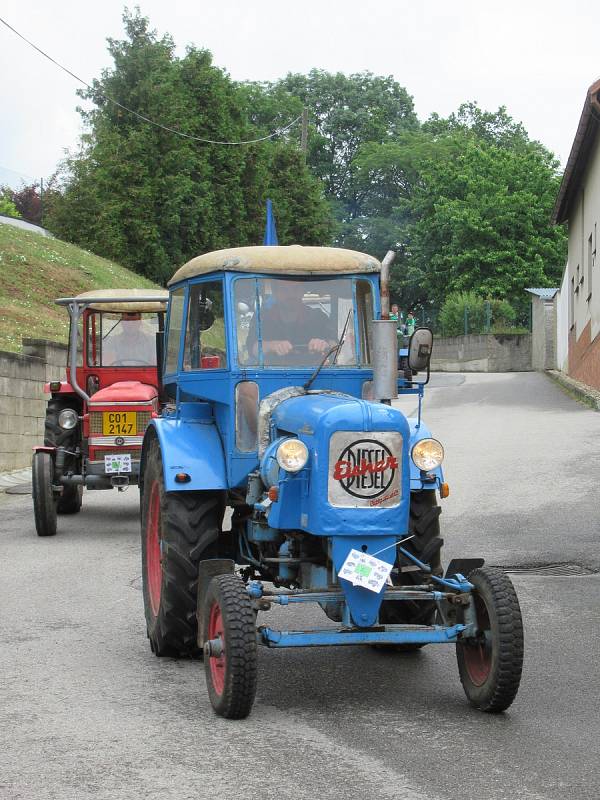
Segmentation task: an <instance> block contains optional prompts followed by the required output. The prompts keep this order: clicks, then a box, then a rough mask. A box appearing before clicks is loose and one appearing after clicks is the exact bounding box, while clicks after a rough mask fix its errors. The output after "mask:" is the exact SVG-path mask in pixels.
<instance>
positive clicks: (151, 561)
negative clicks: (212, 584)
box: [140, 439, 224, 658]
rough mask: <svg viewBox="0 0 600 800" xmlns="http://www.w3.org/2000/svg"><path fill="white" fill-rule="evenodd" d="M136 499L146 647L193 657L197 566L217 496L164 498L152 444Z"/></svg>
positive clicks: (213, 533)
mask: <svg viewBox="0 0 600 800" xmlns="http://www.w3.org/2000/svg"><path fill="white" fill-rule="evenodd" d="M141 489H142V492H141V496H140V503H141V521H142V525H141V528H142V530H141V534H142V585H143V594H144V610H145V612H146V628H147V632H148V638H149V639H150V647H151V648H152V652H153V653H155V655H157V656H170V657H173V658H177V657H182V656H183V657H186V656H187V657H192V658H195V657H198V656H199V655H200V654H201V651H200V648H199V647H198V642H197V636H198V625H197V620H196V598H197V592H198V563H199V561H200V560H201V559H202V558H206V557H207V555H206V553H207V551H208V550H209V548H211V547H213V548H214V547H215V546H216V542H217V540H218V538H219V536H220V534H221V523H222V520H223V513H224V494H223V492H200V491H198V492H196V491H188V492H186V491H181V492H166V491H165V486H164V480H163V466H162V459H161V455H160V447H159V443H158V440H157V439H155V440H154V441H152V442H151V444H150V446H149V448H148V453H147V457H146V463H145V469H144V475H143V481H142V486H141Z"/></svg>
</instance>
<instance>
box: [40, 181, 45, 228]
mask: <svg viewBox="0 0 600 800" xmlns="http://www.w3.org/2000/svg"><path fill="white" fill-rule="evenodd" d="M40 227H42V228H43V227H44V179H43V178H40Z"/></svg>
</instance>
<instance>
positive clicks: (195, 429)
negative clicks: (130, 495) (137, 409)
mask: <svg viewBox="0 0 600 800" xmlns="http://www.w3.org/2000/svg"><path fill="white" fill-rule="evenodd" d="M152 436H157V437H158V441H159V444H160V452H161V456H162V463H163V477H164V481H165V491H167V492H189V491H193V490H198V489H203V490H206V489H209V490H210V489H227V488H228V484H227V474H226V471H225V456H224V454H223V445H222V443H221V437H220V436H219V432H218V430H217V426H216V425H215V422H214V420H213V419H210V420H206V419H194V418H189V417H184V418H182V417H181V416H180V417H176V416H169V417H158V418H156V419H152V420H150V423H149V424H148V427H147V428H146V434H145V436H144V444H143V447H142V464H144V463H145V459H146V451H147V448H148V445H149V441H150V439H151V437H152ZM178 472H185V473H187V474H188V475H189V476H190V478H191V480H190V481H188V482H187V483H176V482H175V475H176V474H177V473H178Z"/></svg>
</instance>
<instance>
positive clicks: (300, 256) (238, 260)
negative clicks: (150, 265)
mask: <svg viewBox="0 0 600 800" xmlns="http://www.w3.org/2000/svg"><path fill="white" fill-rule="evenodd" d="M380 269H381V264H380V263H379V261H378V260H377V259H376V258H373V256H369V255H367V254H366V253H359V252H357V251H356V250H344V249H342V248H341V247H303V246H302V245H299V244H293V245H290V246H286V247H282V246H269V247H231V248H229V249H227V250H215V251H214V252H212V253H205V254H204V255H202V256H197V257H196V258H192V260H191V261H188V262H187V264H184V265H183V267H180V268H179V269H178V270H177V272H176V273H175V275H173V277H172V278H171V280H170V281H169V286H170V285H171V284H172V283H178V282H179V281H182V280H185V279H186V278H195V277H196V276H197V275H205V274H206V273H207V272H216V271H219V270H226V271H228V272H264V273H269V274H278V275H282V274H284V275H285V274H287V275H335V274H344V273H350V272H379V270H380Z"/></svg>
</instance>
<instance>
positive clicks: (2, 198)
mask: <svg viewBox="0 0 600 800" xmlns="http://www.w3.org/2000/svg"><path fill="white" fill-rule="evenodd" d="M0 216H3V217H16V218H17V219H18V218H19V217H20V216H21V215H20V214H19V211H18V209H17V207H16V205H15V204H14V203H13V201H12V197H11V195H10V189H6V188H0Z"/></svg>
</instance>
